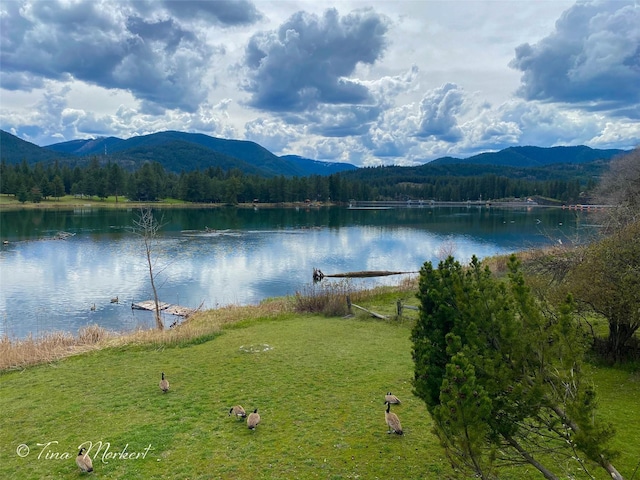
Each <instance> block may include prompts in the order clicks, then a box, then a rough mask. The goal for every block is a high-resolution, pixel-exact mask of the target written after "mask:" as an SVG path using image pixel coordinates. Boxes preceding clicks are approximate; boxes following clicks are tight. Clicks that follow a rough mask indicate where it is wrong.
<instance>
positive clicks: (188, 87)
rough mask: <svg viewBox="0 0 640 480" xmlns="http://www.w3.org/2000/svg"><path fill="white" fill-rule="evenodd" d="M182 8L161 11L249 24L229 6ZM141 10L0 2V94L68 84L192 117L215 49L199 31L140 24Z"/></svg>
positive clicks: (152, 21)
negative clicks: (117, 92)
mask: <svg viewBox="0 0 640 480" xmlns="http://www.w3.org/2000/svg"><path fill="white" fill-rule="evenodd" d="M180 3H184V4H185V8H184V10H183V9H179V8H177V6H176V4H175V2H167V4H166V6H167V8H169V9H170V10H180V11H181V12H183V13H182V16H183V17H184V16H187V15H189V14H191V15H196V14H198V13H200V14H201V13H202V10H207V11H208V12H209V13H210V14H212V15H213V14H214V13H217V14H218V16H217V17H216V19H217V22H225V21H229V22H247V21H250V20H251V19H252V18H253V17H252V16H251V15H250V14H249V15H245V17H244V19H242V18H240V17H238V16H237V15H236V16H235V17H234V14H232V10H233V8H231V7H234V6H233V5H228V4H229V3H234V2H180ZM241 3H247V2H241ZM196 4H200V5H199V6H198V5H196ZM247 4H248V3H247ZM238 5H240V4H238ZM140 7H141V4H139V3H138V2H133V3H132V4H127V3H124V2H108V1H107V2H100V3H98V2H94V1H91V0H84V1H77V2H63V1H54V0H51V1H46V2H41V1H36V2H31V1H21V2H19V1H12V2H3V7H2V8H3V11H2V15H0V22H1V25H0V26H1V27H2V28H1V29H0V30H1V32H2V33H1V35H2V47H1V48H2V50H1V54H2V68H3V77H2V87H3V88H7V89H13V90H20V89H22V90H29V89H32V88H34V87H37V86H41V82H42V79H49V80H68V79H71V78H73V79H77V80H80V81H84V82H87V83H90V84H94V85H99V86H101V87H104V88H106V89H124V90H127V91H130V92H131V93H132V94H133V95H134V96H135V97H136V98H137V99H139V100H141V101H143V102H147V103H151V104H154V105H156V106H159V107H161V108H168V109H180V110H184V111H188V112H194V111H196V110H197V108H198V106H199V104H200V103H201V102H202V101H203V100H204V99H205V98H206V96H207V92H208V89H207V86H206V84H205V83H204V79H205V75H206V73H207V70H208V68H209V67H210V64H211V59H212V57H213V55H214V54H215V53H216V50H215V49H214V48H213V47H211V46H209V45H208V44H207V43H206V42H205V41H204V39H203V38H201V34H200V33H199V32H198V31H197V30H195V29H193V30H190V29H189V28H188V27H185V26H183V25H182V24H180V23H178V22H177V21H176V20H175V19H173V18H171V17H169V18H159V17H158V15H150V16H149V17H148V18H144V17H142V16H140V10H141V8H140ZM187 7H188V8H187ZM234 8H235V7H234ZM149 108H151V107H149Z"/></svg>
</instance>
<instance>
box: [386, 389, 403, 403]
mask: <svg viewBox="0 0 640 480" xmlns="http://www.w3.org/2000/svg"><path fill="white" fill-rule="evenodd" d="M387 402H389V403H394V404H396V405H400V404H401V403H402V402H401V401H400V399H399V398H398V397H396V396H395V395H394V394H392V393H391V392H387V394H386V395H385V396H384V403H387Z"/></svg>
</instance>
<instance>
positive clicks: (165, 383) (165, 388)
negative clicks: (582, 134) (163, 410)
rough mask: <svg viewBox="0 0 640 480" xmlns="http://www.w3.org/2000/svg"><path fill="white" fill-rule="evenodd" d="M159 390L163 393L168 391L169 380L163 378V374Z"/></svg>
mask: <svg viewBox="0 0 640 480" xmlns="http://www.w3.org/2000/svg"><path fill="white" fill-rule="evenodd" d="M160 390H162V391H163V392H164V393H167V392H168V391H169V380H167V379H166V378H164V372H162V380H160Z"/></svg>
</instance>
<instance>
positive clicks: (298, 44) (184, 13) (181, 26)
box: [0, 0, 640, 166]
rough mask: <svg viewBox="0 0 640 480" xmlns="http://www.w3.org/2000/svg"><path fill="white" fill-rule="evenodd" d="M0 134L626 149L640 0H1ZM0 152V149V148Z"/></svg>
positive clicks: (386, 147)
mask: <svg viewBox="0 0 640 480" xmlns="http://www.w3.org/2000/svg"><path fill="white" fill-rule="evenodd" d="M0 41H1V46H0V47H1V48H0V128H1V129H2V130H5V131H8V132H10V133H12V134H14V135H17V136H18V137H20V138H22V139H24V140H27V141H30V142H32V143H35V144H36V145H40V146H46V145H50V144H53V143H58V142H64V141H69V140H75V139H85V138H96V137H104V136H116V137H119V138H129V137H132V136H137V135H145V134H149V133H154V132H159V131H165V130H179V131H184V132H193V133H204V134H207V135H211V136H214V137H221V138H230V139H239V140H251V141H254V142H257V143H259V144H261V145H262V146H264V147H265V148H267V149H269V150H270V151H272V152H273V153H275V154H277V155H286V154H295V155H301V156H303V157H307V158H312V159H316V160H324V161H339V162H348V163H352V164H354V165H357V166H376V165H405V166H408V165H418V164H422V163H425V162H428V161H430V160H433V159H435V158H439V157H443V156H454V157H459V158H465V157H469V156H471V155H474V154H476V153H480V152H486V151H496V150H500V149H503V148H506V147H509V146H517V145H534V146H540V147H551V146H561V145H563V146H564V145H588V146H590V147H592V148H623V149H629V148H634V147H636V146H638V145H639V144H640V140H639V139H640V0H610V1H578V2H575V1H566V0H505V1H500V0H466V1H458V0H440V1H433V0H411V1H404V0H398V1H393V0H384V1H372V0H357V1H349V0H344V1H334V2H330V1H325V0H313V1H302V0H277V1H263V0H215V1H202V0H200V1H198V0H196V1H194V0H181V1H177V0H133V1H124V0H117V1H113V0H41V1H31V0H0ZM0 147H1V146H0Z"/></svg>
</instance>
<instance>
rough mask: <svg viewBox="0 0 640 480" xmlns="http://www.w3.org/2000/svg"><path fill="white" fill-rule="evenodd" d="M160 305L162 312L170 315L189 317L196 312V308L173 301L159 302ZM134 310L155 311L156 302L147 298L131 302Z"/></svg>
mask: <svg viewBox="0 0 640 480" xmlns="http://www.w3.org/2000/svg"><path fill="white" fill-rule="evenodd" d="M159 307H160V310H161V311H162V312H165V313H168V314H170V315H177V316H179V317H188V316H189V315H191V314H192V313H194V312H195V309H193V308H189V307H183V306H180V305H174V304H171V303H165V302H159ZM131 308H132V309H133V310H149V311H154V310H155V309H156V302H154V301H153V300H145V301H143V302H135V303H132V304H131Z"/></svg>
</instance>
